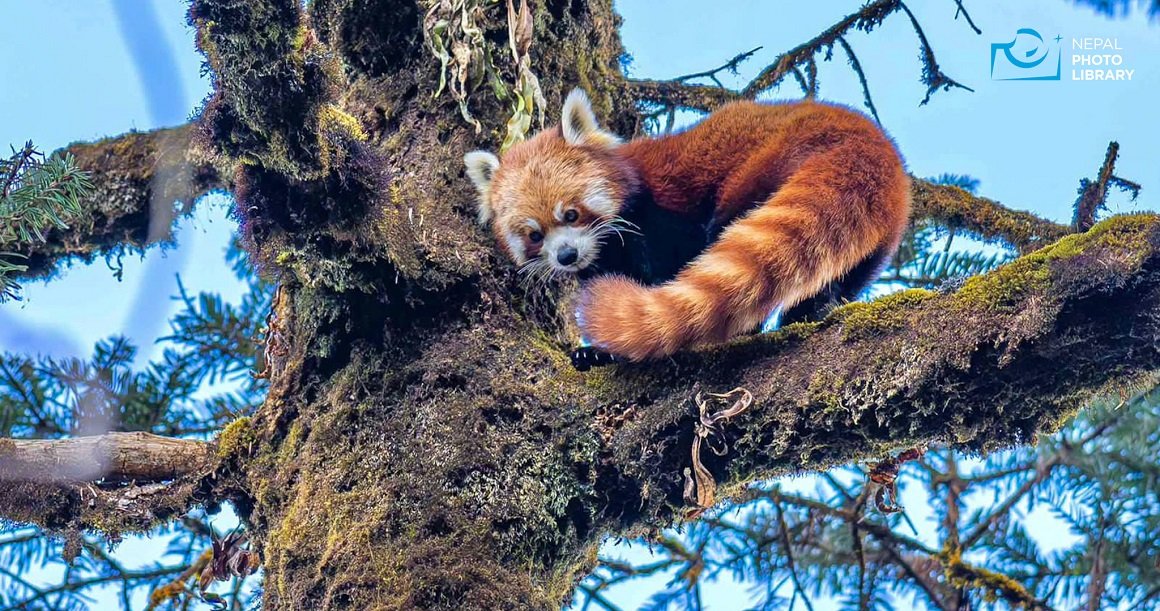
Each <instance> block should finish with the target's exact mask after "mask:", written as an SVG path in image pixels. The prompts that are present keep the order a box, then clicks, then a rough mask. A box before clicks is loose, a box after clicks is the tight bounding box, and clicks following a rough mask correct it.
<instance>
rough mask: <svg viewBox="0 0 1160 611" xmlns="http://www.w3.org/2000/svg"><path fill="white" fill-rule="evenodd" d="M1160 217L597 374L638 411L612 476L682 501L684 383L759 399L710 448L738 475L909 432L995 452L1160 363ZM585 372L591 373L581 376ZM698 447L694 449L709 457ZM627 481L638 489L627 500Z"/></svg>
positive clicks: (875, 454)
mask: <svg viewBox="0 0 1160 611" xmlns="http://www.w3.org/2000/svg"><path fill="white" fill-rule="evenodd" d="M1158 312H1160V217H1156V216H1153V215H1140V216H1123V217H1117V218H1114V219H1111V220H1108V221H1105V222H1104V223H1102V224H1100V225H1097V226H1096V227H1095V228H1094V229H1093V230H1092V231H1091V232H1089V233H1087V234H1079V235H1074V236H1071V237H1068V238H1065V239H1064V240H1062V241H1060V242H1058V243H1057V244H1054V245H1052V246H1050V247H1048V248H1045V249H1043V250H1040V251H1038V252H1036V253H1033V254H1031V255H1028V256H1025V257H1023V258H1021V259H1018V260H1016V261H1015V262H1013V263H1011V264H1009V265H1007V266H1005V267H1003V268H1000V269H998V270H996V271H994V272H991V273H989V274H986V275H983V276H978V277H975V278H972V279H970V280H969V281H967V283H966V284H965V285H964V286H963V287H962V288H961V289H959V290H958V291H957V292H954V293H948V294H939V293H933V292H928V291H921V290H911V291H904V292H902V293H898V294H895V295H892V296H889V297H886V298H883V299H879V300H877V301H874V302H871V303H868V304H867V303H855V304H850V305H848V306H845V307H843V308H840V309H839V310H837V311H835V312H834V313H833V314H832V315H831V316H830V317H828V318H827V319H826V320H824V321H822V322H821V323H817V324H813V325H795V326H791V327H789V328H788V329H786V330H784V331H781V332H779V333H776V334H773V335H769V336H761V337H753V338H747V339H744V340H740V341H738V342H736V343H734V344H732V345H728V346H725V347H721V348H717V349H712V350H708V351H703V352H697V353H693V354H686V355H681V356H678V357H677V358H676V359H674V361H675V362H673V363H672V364H667V365H653V366H640V367H623V368H621V369H620V370H619V371H611V372H601V373H599V374H596V375H595V376H594V377H596V378H597V379H599V380H600V381H599V384H600V385H601V386H602V387H607V388H608V389H609V394H608V395H607V400H609V401H610V402H616V403H620V404H621V405H628V404H630V403H631V402H633V401H639V400H638V399H634V397H639V396H641V395H647V396H648V397H650V399H649V402H648V404H647V405H639V406H638V407H637V409H635V410H633V414H635V415H636V416H635V417H636V419H635V420H633V421H631V424H628V425H626V426H624V427H623V429H622V430H620V431H619V432H617V433H616V434H615V435H614V436H613V437H612V441H611V442H610V444H609V451H610V459H609V460H610V462H609V466H610V467H611V468H612V469H613V470H614V471H615V476H613V475H609V477H610V479H612V480H616V481H624V482H631V484H630V485H628V487H629V488H630V489H632V490H634V491H647V492H642V493H641V494H640V495H635V496H634V495H629V494H628V493H627V492H626V493H625V494H624V497H623V498H631V500H629V501H626V502H628V503H640V502H641V501H642V500H653V501H655V503H654V504H653V505H652V507H653V509H652V511H659V512H660V513H659V515H662V516H669V515H670V514H668V510H667V509H664V508H666V507H672V506H679V505H681V501H680V499H681V493H682V481H681V478H680V477H679V475H680V473H681V468H682V467H684V466H687V465H688V464H689V463H690V456H689V448H690V442H691V438H692V431H693V423H694V421H695V417H696V414H695V412H694V410H692V409H691V407H690V400H689V399H690V397H691V396H692V395H693V394H695V392H696V387H697V385H699V386H700V388H701V389H708V390H713V391H718V392H719V391H723V390H728V389H729V388H733V387H738V386H739V387H743V388H745V389H747V390H749V391H750V392H751V393H753V395H754V397H755V398H756V400H755V403H754V406H753V407H752V408H750V410H749V411H748V412H746V413H745V414H743V415H741V416H739V417H737V418H736V422H734V423H733V424H732V425H731V427H728V430H727V436H728V437H729V438H730V439H731V440H732V441H731V443H730V447H731V451H730V453H729V455H728V456H727V457H726V458H725V459H722V460H716V461H715V462H713V463H712V464H709V463H708V462H707V464H709V468H710V469H711V470H713V471H714V472H715V473H716V474H717V479H719V480H725V481H728V482H730V483H731V484H733V485H734V488H732V493H737V492H738V491H739V488H737V487H736V486H737V485H741V484H745V483H747V482H750V481H753V480H755V479H764V478H769V477H776V476H779V475H783V474H786V473H792V472H799V471H801V470H803V469H805V470H810V471H815V470H824V469H827V468H829V467H832V466H836V465H841V464H846V463H849V462H851V461H865V460H876V459H879V458H881V457H883V456H884V455H886V454H887V453H888V452H890V451H893V450H896V449H901V448H907V447H913V446H915V445H920V444H945V445H948V446H952V447H955V448H959V449H963V450H969V451H992V450H995V449H998V448H1002V447H1005V446H1009V445H1012V444H1016V443H1026V442H1028V441H1031V440H1032V439H1033V438H1034V437H1035V435H1036V434H1038V433H1041V432H1045V431H1053V430H1055V429H1057V428H1058V427H1059V426H1060V425H1061V424H1062V423H1063V422H1065V421H1066V420H1067V419H1069V418H1070V417H1071V416H1072V415H1073V414H1074V413H1075V411H1076V410H1077V409H1079V408H1080V407H1082V406H1083V405H1085V404H1086V403H1087V402H1088V401H1089V400H1090V399H1092V398H1093V397H1095V396H1098V395H1100V394H1101V393H1108V392H1111V391H1113V390H1115V389H1120V390H1126V389H1128V388H1131V387H1133V386H1135V385H1141V384H1151V383H1154V380H1155V374H1156V372H1157V370H1158V369H1160V314H1158ZM587 382H588V383H592V380H588V381H587ZM707 455H708V453H705V454H704V455H703V456H707ZM636 496H641V497H644V498H643V499H638V498H636Z"/></svg>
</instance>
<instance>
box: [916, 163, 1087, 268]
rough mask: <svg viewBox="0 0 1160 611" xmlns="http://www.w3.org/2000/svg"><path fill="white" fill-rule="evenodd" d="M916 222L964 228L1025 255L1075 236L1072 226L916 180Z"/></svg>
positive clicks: (959, 190) (951, 188)
mask: <svg viewBox="0 0 1160 611" xmlns="http://www.w3.org/2000/svg"><path fill="white" fill-rule="evenodd" d="M911 197H912V198H913V211H912V212H911V216H912V218H914V219H926V220H930V221H933V222H935V223H937V224H938V225H940V226H942V227H945V228H947V229H961V230H963V231H966V232H968V233H970V234H971V235H972V236H973V237H976V238H978V239H980V240H983V241H984V242H991V243H994V242H1000V243H1003V244H1006V245H1007V246H1009V247H1011V248H1012V249H1013V250H1015V251H1017V252H1019V253H1021V254H1026V253H1029V252H1031V251H1033V250H1036V249H1039V248H1042V247H1044V246H1047V245H1048V244H1050V243H1052V242H1054V241H1056V240H1058V239H1060V238H1062V237H1064V236H1066V235H1068V234H1070V233H1072V229H1071V227H1069V226H1067V225H1063V224H1060V223H1055V222H1052V221H1049V220H1047V219H1044V218H1041V217H1038V216H1036V215H1034V214H1032V213H1030V212H1024V211H1022V210H1011V209H1009V208H1006V207H1004V206H1003V205H1002V204H999V203H998V202H996V201H994V200H990V199H987V198H985V197H978V196H975V195H971V194H970V193H969V192H967V191H965V190H963V189H960V188H959V187H954V186H950V185H937V184H934V183H932V182H929V181H926V180H921V179H917V178H915V179H913V181H912V185H911Z"/></svg>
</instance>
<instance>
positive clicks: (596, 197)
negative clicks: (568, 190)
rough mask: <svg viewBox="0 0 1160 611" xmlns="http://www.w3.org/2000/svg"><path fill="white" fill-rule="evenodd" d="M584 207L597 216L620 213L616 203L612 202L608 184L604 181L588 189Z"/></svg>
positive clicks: (585, 194)
mask: <svg viewBox="0 0 1160 611" xmlns="http://www.w3.org/2000/svg"><path fill="white" fill-rule="evenodd" d="M584 205H585V206H587V207H588V209H589V210H591V211H592V212H593V213H594V214H596V215H597V216H612V215H615V214H616V213H617V212H619V210H617V206H616V202H614V201H613V200H612V193H611V192H610V190H609V188H608V183H607V182H605V181H603V180H601V181H598V182H596V183H594V184H593V185H592V186H591V187H588V190H587V191H586V192H585V193H584Z"/></svg>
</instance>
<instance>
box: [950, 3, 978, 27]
mask: <svg viewBox="0 0 1160 611" xmlns="http://www.w3.org/2000/svg"><path fill="white" fill-rule="evenodd" d="M955 4H956V5H958V8H956V9H955V19H958V18H959V15H962V16H963V17H966V19H967V25H969V26H971V29H972V30H974V31H975V33H976V34H982V33H983V31H982V30H980V29H979V26H976V25H975V22H974V21H972V20H971V14H970V13H968V12H967V7H965V6H963V0H955Z"/></svg>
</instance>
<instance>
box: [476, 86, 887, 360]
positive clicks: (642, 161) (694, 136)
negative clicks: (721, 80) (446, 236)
mask: <svg viewBox="0 0 1160 611" xmlns="http://www.w3.org/2000/svg"><path fill="white" fill-rule="evenodd" d="M526 164H535V165H537V166H538V169H537V170H536V171H535V172H533V173H531V174H527V173H525V174H524V175H523V176H524V177H523V179H522V180H520V181H518V182H519V183H520V184H510V183H512V182H513V181H508V183H509V184H503V185H500V183H502V182H503V181H501V180H500V178H501V177H500V174H502V173H503V172H504V168H510V167H519V166H526ZM600 178H603V179H606V180H609V181H610V182H612V183H614V184H616V185H617V189H616V191H617V193H616V195H617V196H619V197H621V198H622V199H621V200H620V201H623V197H624V195H623V194H625V193H629V192H632V191H634V190H635V189H636V188H637V185H636V184H634V183H635V182H636V181H639V182H640V186H641V187H642V188H644V189H647V190H648V191H649V192H651V195H652V196H653V198H654V200H655V202H656V204H657V205H658V206H661V207H663V208H666V209H669V210H671V211H675V212H689V213H690V214H692V213H694V212H698V211H699V212H708V210H705V207H706V206H711V213H712V218H713V219H714V222H715V223H716V224H717V226H724V227H725V228H724V230H723V231H722V232H721V234H720V237H719V238H718V239H717V241H716V242H714V243H713V244H712V245H711V246H710V247H709V248H708V249H706V250H705V251H704V252H703V253H702V254H701V255H700V256H699V257H697V258H696V259H694V260H693V261H692V262H690V263H689V264H688V265H687V266H685V268H684V269H683V270H682V271H681V272H680V273H679V274H678V275H677V277H676V278H674V279H673V280H671V281H670V282H667V283H665V284H661V285H658V286H642V285H641V284H639V283H637V282H636V281H634V280H631V279H628V278H625V277H622V276H615V275H609V276H602V277H597V278H594V279H593V280H592V281H591V282H589V283H588V285H587V286H586V287H585V288H584V292H583V294H582V296H581V305H580V313H581V314H580V324H581V328H582V331H583V332H584V334H585V336H586V337H587V338H588V339H589V340H590V341H592V343H593V345H595V346H597V347H599V348H602V349H604V350H607V351H609V352H611V353H613V354H616V355H620V356H623V357H626V358H628V359H631V360H642V359H650V358H657V357H663V356H666V355H670V354H672V353H674V352H676V351H678V350H680V349H682V348H685V347H688V346H691V345H697V344H706V343H713V342H720V341H723V340H726V339H728V338H730V337H732V336H734V335H736V334H738V333H741V332H745V331H748V330H751V329H753V328H754V327H756V326H757V325H758V324H760V323H761V322H762V320H763V319H764V318H766V317H767V316H768V315H769V314H770V312H771V311H772V310H773V309H774V308H775V307H776V306H778V305H781V306H782V307H783V308H789V307H790V306H793V305H794V304H796V303H798V302H800V301H802V300H803V299H806V298H809V297H810V296H812V295H814V294H816V293H817V292H818V291H820V290H821V289H822V288H823V287H825V286H826V285H827V284H828V283H829V282H831V281H833V280H835V279H838V278H841V277H842V276H843V275H844V274H846V273H847V272H848V271H850V270H851V269H852V268H853V267H854V266H855V265H857V264H858V263H860V262H862V261H864V260H866V259H867V258H868V257H870V256H871V255H873V254H874V253H876V252H879V253H880V252H883V251H890V252H893V249H894V248H896V247H897V245H898V241H899V239H900V238H901V236H902V233H903V230H904V229H905V227H906V223H907V217H908V215H909V210H910V195H909V194H910V188H909V180H908V177H907V175H906V173H905V171H904V170H903V166H902V161H901V159H900V158H899V155H898V152H897V151H896V149H895V147H894V145H893V143H892V142H891V141H890V139H889V138H888V137H887V136H886V135H885V134H884V133H883V132H882V131H881V130H880V129H879V128H878V126H877V125H875V124H874V123H873V122H871V121H870V120H869V119H868V118H866V117H865V116H863V115H861V114H859V113H857V112H854V111H851V110H849V109H846V108H842V107H838V106H832V105H828V104H822V103H817V102H809V101H805V102H794V103H782V104H776V105H768V104H757V103H752V102H739V103H735V104H731V105H728V106H725V107H724V108H722V109H720V110H719V111H717V112H715V113H713V114H712V115H711V116H709V117H708V118H707V119H705V120H704V121H702V122H701V123H700V124H698V125H696V126H695V127H693V128H691V129H689V130H688V131H685V132H683V133H678V134H675V135H672V136H667V137H660V138H643V139H638V140H634V141H632V142H629V143H626V144H623V145H619V146H615V145H613V146H607V145H593V146H571V145H568V144H567V143H565V142H564V140H563V139H562V138H561V137H560V135H559V130H558V129H557V130H549V131H547V132H544V133H542V134H540V135H538V136H537V137H536V138H533V139H532V140H530V141H529V142H527V143H524V144H521V145H518V146H517V147H515V148H513V149H512V150H511V151H510V152H509V153H508V154H507V155H505V157H504V160H503V164H502V167H501V169H500V170H499V172H498V173H497V177H496V184H497V188H501V189H508V190H509V192H508V193H506V197H504V198H503V199H506V200H508V201H520V202H553V201H557V200H558V199H560V198H568V197H575V194H576V193H577V192H579V191H581V190H582V188H583V186H584V184H587V183H589V182H591V181H593V180H597V179H600ZM547 191H551V193H547ZM495 199H498V198H495V197H493V200H495ZM529 205H534V204H529ZM540 213H542V214H543V215H547V216H550V215H551V214H552V212H551V210H541V211H540ZM501 217H502V213H501ZM496 231H497V235H499V234H500V227H497V228H496ZM501 242H502V240H501Z"/></svg>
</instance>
